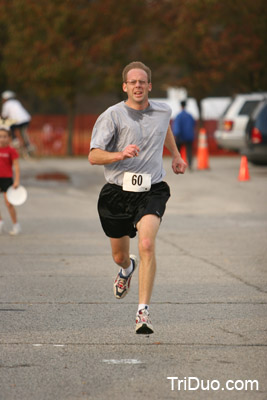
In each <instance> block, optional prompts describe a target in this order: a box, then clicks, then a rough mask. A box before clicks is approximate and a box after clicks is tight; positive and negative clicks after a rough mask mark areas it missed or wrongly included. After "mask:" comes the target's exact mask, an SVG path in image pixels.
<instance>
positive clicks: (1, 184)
mask: <svg viewBox="0 0 267 400" xmlns="http://www.w3.org/2000/svg"><path fill="white" fill-rule="evenodd" d="M12 185H13V178H0V192H4V193H5V192H6V191H7V189H8V188H9V186H12Z"/></svg>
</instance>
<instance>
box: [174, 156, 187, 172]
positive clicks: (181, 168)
mask: <svg viewBox="0 0 267 400" xmlns="http://www.w3.org/2000/svg"><path fill="white" fill-rule="evenodd" d="M186 168H187V164H186V162H185V161H184V160H183V159H182V157H181V156H180V155H179V156H178V157H175V158H173V160H172V170H173V172H174V173H175V174H184V173H185V170H186Z"/></svg>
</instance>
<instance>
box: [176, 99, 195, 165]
mask: <svg viewBox="0 0 267 400" xmlns="http://www.w3.org/2000/svg"><path fill="white" fill-rule="evenodd" d="M181 107H182V111H181V112H180V113H179V114H178V115H177V117H176V118H175V120H174V121H173V126H172V130H173V134H174V136H175V141H176V144H177V147H178V149H179V151H180V150H181V147H182V146H185V148H186V155H187V162H188V167H189V169H192V161H193V141H194V135H195V132H194V130H195V124H196V122H195V120H194V118H193V117H192V115H191V114H190V113H189V112H187V111H186V110H185V107H186V101H181Z"/></svg>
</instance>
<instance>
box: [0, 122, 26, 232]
mask: <svg viewBox="0 0 267 400" xmlns="http://www.w3.org/2000/svg"><path fill="white" fill-rule="evenodd" d="M9 141H10V138H9V132H8V131H7V130H6V129H3V128H2V127H1V126H0V192H3V193H4V199H5V203H6V206H7V209H8V212H9V214H10V217H11V220H12V222H13V228H12V230H11V231H10V232H9V233H10V235H18V234H19V233H20V232H21V227H20V224H19V223H18V220H17V213H16V210H15V207H14V206H13V205H12V204H10V203H9V201H8V199H7V194H6V192H7V189H8V188H9V187H10V186H12V185H13V187H14V188H17V187H18V186H19V180H20V168H19V161H18V158H19V155H18V152H17V150H16V149H14V148H13V147H10V146H9ZM13 167H14V180H13ZM3 225H4V222H3V220H2V217H1V215H0V234H1V233H2V232H3Z"/></svg>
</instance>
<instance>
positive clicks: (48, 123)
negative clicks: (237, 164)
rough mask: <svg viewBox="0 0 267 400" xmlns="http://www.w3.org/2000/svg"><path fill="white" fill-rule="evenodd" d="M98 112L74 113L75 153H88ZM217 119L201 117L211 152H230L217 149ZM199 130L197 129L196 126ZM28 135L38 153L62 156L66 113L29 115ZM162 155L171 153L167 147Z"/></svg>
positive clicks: (195, 149)
mask: <svg viewBox="0 0 267 400" xmlns="http://www.w3.org/2000/svg"><path fill="white" fill-rule="evenodd" d="M97 117H98V116H97V115H77V116H76V117H75V122H74V133H73V141H72V151H73V154H74V155H87V154H88V152H89V146H90V139H91V134H92V129H93V126H94V123H95V121H96V119H97ZM216 125H217V121H214V120H210V121H204V125H203V127H204V128H205V129H206V132H207V141H208V148H209V154H210V155H233V154H235V153H233V152H229V151H228V150H222V149H219V148H218V146H217V143H216V141H215V139H214V132H215V130H216ZM197 131H198V129H197ZM28 132H29V136H30V139H31V142H32V144H34V146H35V148H36V152H35V153H36V155H37V156H64V155H66V154H67V141H68V139H67V138H68V120H67V116H66V115H35V116H33V118H32V121H31V123H30V126H29V129H28ZM197 147H198V135H196V137H195V140H194V144H193V148H194V154H195V155H196V154H197ZM163 154H164V155H169V154H170V153H169V152H168V150H167V149H166V148H164V151H163Z"/></svg>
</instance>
